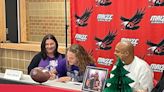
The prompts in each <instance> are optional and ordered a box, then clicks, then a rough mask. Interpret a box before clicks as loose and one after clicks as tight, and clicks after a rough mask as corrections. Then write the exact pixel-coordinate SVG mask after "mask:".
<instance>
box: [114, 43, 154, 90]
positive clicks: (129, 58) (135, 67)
mask: <svg viewBox="0 0 164 92" xmlns="http://www.w3.org/2000/svg"><path fill="white" fill-rule="evenodd" d="M114 54H115V56H116V57H119V58H120V59H121V60H122V62H123V63H124V64H125V65H124V68H125V69H126V70H127V71H129V72H130V73H129V74H127V76H128V77H130V78H131V79H132V80H134V82H133V83H131V84H129V85H130V86H131V87H132V88H133V89H135V90H136V89H144V90H146V91H147V92H151V90H152V88H153V72H152V70H151V68H150V67H149V65H148V64H147V63H146V62H145V61H144V60H142V59H140V58H138V57H137V56H134V47H133V45H132V44H131V43H130V42H128V41H127V42H119V43H118V44H117V45H116V47H115V52H114ZM114 68H116V67H115V66H114V67H113V69H114ZM112 76H113V75H111V77H112Z"/></svg>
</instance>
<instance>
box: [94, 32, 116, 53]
mask: <svg viewBox="0 0 164 92" xmlns="http://www.w3.org/2000/svg"><path fill="white" fill-rule="evenodd" d="M116 32H117V31H116ZM116 32H110V31H109V33H108V34H107V35H106V36H105V37H104V38H103V39H100V38H97V37H95V40H96V41H97V43H96V45H97V47H98V49H101V50H110V49H111V48H112V47H111V46H110V44H112V42H113V40H114V39H115V37H116Z"/></svg>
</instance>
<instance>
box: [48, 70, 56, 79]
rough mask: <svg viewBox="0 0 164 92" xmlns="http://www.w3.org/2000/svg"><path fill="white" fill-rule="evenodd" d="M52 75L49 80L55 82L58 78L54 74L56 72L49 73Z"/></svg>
mask: <svg viewBox="0 0 164 92" xmlns="http://www.w3.org/2000/svg"><path fill="white" fill-rule="evenodd" d="M49 73H50V78H49V80H54V79H55V77H56V74H54V72H51V71H50V72H49Z"/></svg>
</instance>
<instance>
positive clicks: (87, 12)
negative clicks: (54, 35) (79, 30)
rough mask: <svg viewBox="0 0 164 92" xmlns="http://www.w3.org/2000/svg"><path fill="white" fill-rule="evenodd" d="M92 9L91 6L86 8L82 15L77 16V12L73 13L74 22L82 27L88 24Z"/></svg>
mask: <svg viewBox="0 0 164 92" xmlns="http://www.w3.org/2000/svg"><path fill="white" fill-rule="evenodd" d="M92 9H93V7H92V8H90V9H88V8H87V9H86V10H85V12H84V13H83V15H82V16H78V15H77V14H75V18H76V24H77V25H78V26H82V27H84V26H87V25H88V23H87V20H88V18H89V16H90V15H91V13H92Z"/></svg>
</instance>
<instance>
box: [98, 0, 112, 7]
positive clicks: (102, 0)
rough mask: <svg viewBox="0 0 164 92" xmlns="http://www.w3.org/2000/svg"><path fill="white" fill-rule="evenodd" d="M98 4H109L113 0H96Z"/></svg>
mask: <svg viewBox="0 0 164 92" xmlns="http://www.w3.org/2000/svg"><path fill="white" fill-rule="evenodd" d="M96 4H97V5H99V6H109V5H111V4H112V2H111V1H110V0H96Z"/></svg>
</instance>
